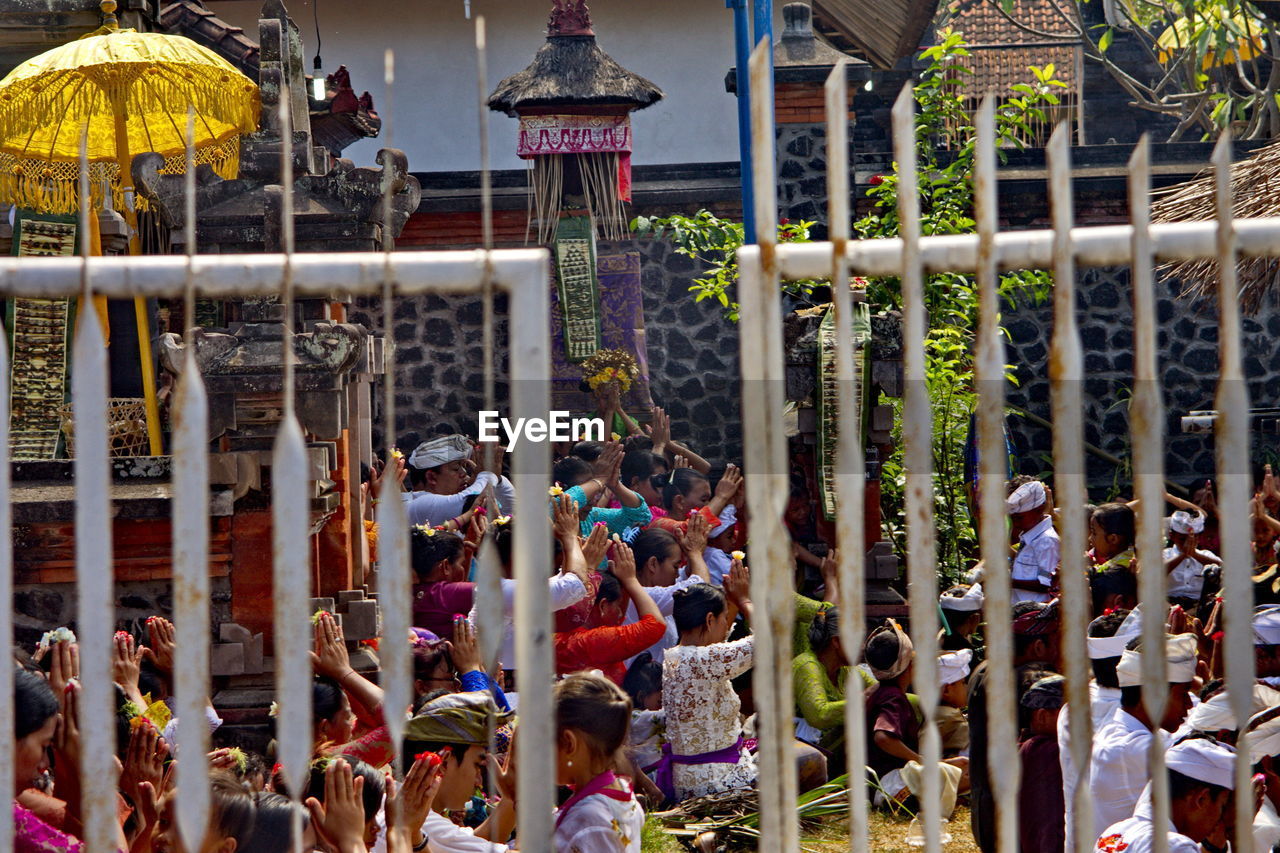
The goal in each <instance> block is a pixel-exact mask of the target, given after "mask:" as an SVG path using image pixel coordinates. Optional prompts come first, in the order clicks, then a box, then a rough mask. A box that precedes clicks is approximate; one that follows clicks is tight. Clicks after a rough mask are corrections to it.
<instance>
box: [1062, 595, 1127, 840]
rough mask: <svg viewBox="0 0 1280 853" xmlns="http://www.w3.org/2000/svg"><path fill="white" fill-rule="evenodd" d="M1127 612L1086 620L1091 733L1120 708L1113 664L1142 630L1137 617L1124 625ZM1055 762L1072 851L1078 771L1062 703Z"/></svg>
mask: <svg viewBox="0 0 1280 853" xmlns="http://www.w3.org/2000/svg"><path fill="white" fill-rule="evenodd" d="M1128 615H1129V611H1127V610H1119V611H1116V612H1114V613H1107V614H1104V615H1102V616H1099V617H1098V618H1097V619H1094V620H1093V621H1092V622H1090V623H1089V636H1088V639H1087V640H1086V641H1085V642H1086V643H1087V645H1088V650H1089V662H1090V664H1092V666H1093V678H1092V679H1091V680H1090V681H1089V716H1090V720H1091V722H1092V728H1093V731H1094V732H1097V731H1099V730H1100V729H1101V728H1102V727H1103V726H1104V725H1106V723H1107V721H1108V720H1109V719H1110V718H1111V716H1112V714H1114V713H1115V711H1116V709H1118V708H1119V707H1120V684H1119V682H1118V681H1117V680H1116V666H1117V665H1118V664H1119V663H1120V656H1121V655H1123V654H1124V647H1125V645H1126V644H1128V642H1129V640H1131V639H1133V637H1135V636H1137V635H1138V633H1139V632H1140V631H1141V629H1142V625H1141V623H1140V622H1138V621H1137V620H1133V621H1131V622H1130V624H1129V625H1125V624H1124V623H1125V618H1126V617H1127V616H1128ZM1122 626H1123V628H1122ZM1058 763H1059V764H1060V765H1061V766H1062V797H1063V802H1064V803H1065V804H1066V815H1065V820H1066V844H1065V845H1064V849H1066V850H1075V847H1074V846H1073V845H1074V842H1075V793H1076V789H1077V788H1079V787H1080V770H1079V768H1077V767H1076V765H1075V760H1074V759H1073V758H1072V756H1071V721H1070V713H1069V711H1068V709H1067V707H1066V706H1064V707H1063V709H1062V713H1060V714H1059V715H1058ZM1086 782H1087V780H1086Z"/></svg>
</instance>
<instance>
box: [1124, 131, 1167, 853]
mask: <svg viewBox="0 0 1280 853" xmlns="http://www.w3.org/2000/svg"><path fill="white" fill-rule="evenodd" d="M1150 152H1151V148H1150V145H1149V143H1148V141H1147V137H1146V136H1144V137H1143V138H1142V139H1141V140H1140V141H1139V142H1138V145H1137V147H1136V148H1134V151H1133V156H1132V157H1131V158H1130V160H1129V218H1130V220H1132V223H1133V258H1132V262H1131V264H1130V270H1131V273H1130V284H1131V287H1132V288H1133V322H1134V329H1133V351H1134V368H1133V369H1134V384H1133V397H1132V403H1131V405H1130V407H1129V432H1130V434H1131V435H1132V436H1133V439H1132V441H1131V442H1130V447H1131V448H1132V452H1133V484H1134V497H1136V498H1137V499H1138V500H1139V501H1140V503H1139V505H1138V513H1137V530H1136V531H1135V533H1136V534H1137V538H1136V541H1135V546H1136V548H1137V557H1138V565H1139V567H1140V570H1139V572H1138V582H1139V586H1140V589H1139V592H1140V599H1141V607H1142V613H1143V614H1144V616H1147V614H1151V616H1149V617H1148V618H1144V619H1143V620H1142V647H1143V653H1142V703H1143V706H1144V707H1145V708H1146V712H1147V718H1148V719H1150V720H1161V719H1163V718H1164V712H1165V706H1166V705H1168V700H1169V678H1168V675H1167V673H1166V669H1167V667H1166V664H1165V659H1164V654H1163V650H1164V642H1165V641H1164V637H1165V622H1164V620H1163V619H1161V618H1159V616H1157V615H1155V614H1161V615H1162V614H1164V612H1165V607H1166V604H1165V600H1166V599H1165V586H1166V585H1165V571H1164V560H1163V553H1164V548H1163V547H1161V541H1160V540H1161V533H1162V530H1161V527H1162V524H1161V519H1162V518H1163V516H1164V512H1163V507H1164V476H1163V471H1164V459H1163V455H1164V429H1163V426H1164V425H1163V424H1162V423H1161V417H1162V416H1163V405H1162V403H1161V399H1160V396H1161V395H1160V388H1159V385H1158V383H1157V381H1156V337H1157V331H1156V309H1155V276H1154V274H1153V270H1152V263H1151V238H1150V225H1151V199H1150V193H1151V177H1150V169H1151V162H1150ZM1157 507H1159V508H1160V509H1157ZM1148 569H1150V570H1148ZM1149 762H1150V764H1149V766H1150V773H1151V800H1152V819H1153V821H1154V823H1155V825H1156V826H1165V825H1167V824H1168V822H1169V780H1168V777H1167V776H1166V774H1165V768H1164V741H1163V740H1162V739H1161V738H1160V737H1158V736H1157V737H1153V738H1152V739H1151V747H1150V757H1149ZM1151 840H1152V850H1153V851H1154V853H1165V851H1166V850H1168V848H1169V843H1168V838H1166V837H1165V834H1164V833H1162V832H1158V833H1155V834H1154V835H1153V836H1152V839H1151Z"/></svg>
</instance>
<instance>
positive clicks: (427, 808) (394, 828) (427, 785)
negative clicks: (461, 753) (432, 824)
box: [386, 752, 444, 853]
mask: <svg viewBox="0 0 1280 853" xmlns="http://www.w3.org/2000/svg"><path fill="white" fill-rule="evenodd" d="M442 766H443V764H442V762H441V760H440V756H439V755H436V754H435V753H434V752H424V753H422V754H421V755H419V756H417V757H416V758H415V759H414V761H413V766H412V767H410V768H409V772H408V773H406V774H405V777H404V782H403V783H402V784H400V785H399V786H397V785H396V784H395V781H394V779H392V778H390V777H388V779H387V811H386V814H387V843H388V845H389V846H388V850H390V845H391V844H392V843H393V842H398V846H399V847H400V848H401V849H400V850H398V851H391V853H404V848H405V847H406V845H407V849H408V850H410V851H411V850H412V849H413V848H414V847H420V846H421V842H422V837H421V833H422V824H423V823H424V822H425V821H426V819H427V815H428V814H430V812H431V803H432V801H433V800H434V799H435V796H436V792H437V791H439V790H440V783H441V781H443V779H444V774H443V773H442V772H441V767H442Z"/></svg>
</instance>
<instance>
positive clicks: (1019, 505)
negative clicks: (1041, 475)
mask: <svg viewBox="0 0 1280 853" xmlns="http://www.w3.org/2000/svg"><path fill="white" fill-rule="evenodd" d="M1048 497H1049V495H1048V493H1047V492H1046V491H1045V490H1044V483H1042V482H1040V481H1039V480H1032V481H1031V482H1029V483H1023V484H1022V485H1021V486H1018V488H1016V489H1014V491H1013V494H1011V495H1009V497H1008V498H1006V499H1005V502H1004V504H1005V508H1006V509H1007V510H1008V511H1009V512H1010V513H1018V512H1026V511H1027V510H1032V509H1035V508H1036V507H1038V506H1044V502H1045V501H1046V500H1047V499H1048Z"/></svg>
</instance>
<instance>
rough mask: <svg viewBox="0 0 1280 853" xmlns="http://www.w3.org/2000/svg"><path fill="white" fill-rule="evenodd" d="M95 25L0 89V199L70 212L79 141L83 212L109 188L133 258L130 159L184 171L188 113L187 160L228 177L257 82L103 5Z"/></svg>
mask: <svg viewBox="0 0 1280 853" xmlns="http://www.w3.org/2000/svg"><path fill="white" fill-rule="evenodd" d="M101 7H102V12H103V26H102V27H101V28H100V29H98V30H97V31H95V32H93V33H90V34H89V35H87V36H85V37H84V38H81V39H79V40H78V41H73V42H71V43H70V44H65V45H62V46H60V47H55V48H53V49H52V50H48V51H45V52H44V53H42V54H40V55H39V56H37V57H35V58H33V59H29V60H27V61H26V62H24V63H22V64H21V65H19V66H18V67H17V68H15V69H13V71H11V72H10V73H9V74H8V75H7V76H6V77H5V78H4V79H3V80H0V200H3V201H8V202H10V203H12V204H16V205H18V206H20V207H26V208H31V209H34V210H37V211H41V212H47V213H74V212H75V211H76V210H77V208H78V201H77V192H78V189H77V186H78V181H79V172H80V162H79V161H80V145H81V140H82V138H83V137H84V135H85V134H86V130H87V136H88V139H87V142H88V157H89V161H90V186H91V194H92V196H93V203H94V206H95V207H101V206H102V204H103V201H104V199H103V193H104V186H105V187H110V192H111V194H112V196H113V203H114V204H113V206H114V207H115V208H116V209H117V210H120V211H121V212H122V213H123V214H124V217H125V220H126V222H128V224H129V227H130V230H131V232H132V236H131V239H130V250H131V252H133V253H134V254H138V253H139V252H140V248H139V246H140V244H139V241H138V236H137V216H136V214H135V212H134V198H133V187H132V183H133V180H132V176H131V175H130V163H131V162H132V159H133V155H134V154H135V153H142V152H146V151H155V152H157V153H159V154H161V155H164V156H165V157H166V158H168V162H167V163H166V168H165V170H164V171H174V172H181V171H183V170H184V169H185V152H186V147H187V142H188V140H187V138H186V137H187V117H188V111H189V110H193V111H194V113H195V138H194V140H192V142H193V145H194V148H195V149H196V161H197V162H198V163H207V164H209V165H210V166H212V167H213V169H214V171H215V172H217V173H218V174H220V175H221V176H222V177H224V178H228V179H231V178H235V177H236V175H237V172H238V170H239V165H240V164H239V154H240V140H239V137H240V135H241V134H244V133H252V132H254V131H256V130H257V128H258V113H259V110H260V109H261V101H260V98H259V94H258V87H257V85H256V84H255V83H254V82H253V81H252V80H250V79H249V78H248V77H246V76H245V75H244V74H242V73H241V72H240V71H239V69H237V68H236V67H235V66H233V65H232V64H231V63H229V62H227V61H226V60H225V59H223V58H222V57H220V56H218V55H217V54H216V53H214V52H213V51H211V50H208V49H207V48H204V47H202V46H200V45H198V44H196V43H195V42H193V41H191V40H190V39H188V38H184V37H182V36H173V35H165V34H162V33H139V32H136V31H134V30H131V29H120V28H119V26H118V22H117V20H116V17H115V14H114V13H115V9H116V2H115V0H104V2H103V3H102V4H101ZM135 307H136V311H137V315H138V342H139V346H140V347H141V348H142V351H141V356H142V370H143V386H144V388H145V390H146V394H147V421H148V424H147V428H148V434H149V436H150V439H151V452H152V453H153V454H159V452H160V427H159V422H160V418H159V409H158V407H157V405H156V400H155V380H154V376H152V374H151V353H150V348H151V343H150V335H149V333H148V331H147V329H148V325H147V323H146V311H145V307H144V305H143V303H142V302H141V300H138V301H137V302H136V303H135Z"/></svg>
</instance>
